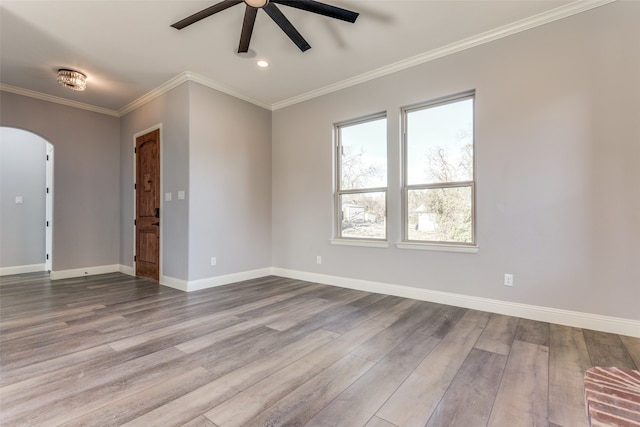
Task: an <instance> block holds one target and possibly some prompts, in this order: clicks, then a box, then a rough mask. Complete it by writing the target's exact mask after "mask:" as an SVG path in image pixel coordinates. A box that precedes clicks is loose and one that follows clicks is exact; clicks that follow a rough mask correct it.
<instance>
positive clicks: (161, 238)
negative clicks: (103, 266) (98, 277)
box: [131, 123, 164, 283]
mask: <svg viewBox="0 0 640 427" xmlns="http://www.w3.org/2000/svg"><path fill="white" fill-rule="evenodd" d="M154 130H157V131H158V132H159V134H160V141H158V144H159V146H160V147H159V153H160V242H159V243H158V249H159V252H160V253H159V255H158V257H159V259H158V277H159V280H158V283H161V282H162V264H163V262H162V260H163V257H162V242H163V230H164V192H163V189H164V185H163V183H164V179H163V168H162V159H163V158H164V144H163V143H162V140H163V133H162V123H158V124H156V125H153V126H151V127H149V128H147V129H145V130H142V131H140V132H136V133H134V134H133V146H132V148H131V153H132V154H133V182H132V184H131V187H132V189H133V219H132V220H131V222H132V223H133V224H134V226H133V275H135V274H136V240H137V238H138V236H137V233H136V226H135V223H134V221H135V220H136V193H137V190H136V188H135V186H136V176H137V175H136V167H137V157H136V156H137V154H136V139H137V138H138V137H141V136H142V135H146V134H148V133H149V132H153V131H154Z"/></svg>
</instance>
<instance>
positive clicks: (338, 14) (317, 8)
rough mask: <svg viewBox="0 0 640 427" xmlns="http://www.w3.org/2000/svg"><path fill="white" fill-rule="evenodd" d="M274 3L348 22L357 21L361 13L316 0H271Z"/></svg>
mask: <svg viewBox="0 0 640 427" xmlns="http://www.w3.org/2000/svg"><path fill="white" fill-rule="evenodd" d="M271 1H272V2H273V3H278V4H282V5H285V6H290V7H296V8H298V9H302V10H306V11H307V12H313V13H318V14H320V15H324V16H328V17H330V18H335V19H341V20H343V21H347V22H352V23H353V22H356V19H357V18H358V15H359V13H357V12H352V11H350V10H347V9H342V8H341V7H336V6H331V5H329V4H325V3H320V2H318V1H314V0H271Z"/></svg>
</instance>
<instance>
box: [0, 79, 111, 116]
mask: <svg viewBox="0 0 640 427" xmlns="http://www.w3.org/2000/svg"><path fill="white" fill-rule="evenodd" d="M0 90H2V91H4V92H10V93H15V94H17V95H22V96H28V97H30V98H36V99H40V100H42V101H48V102H54V103H56V104H62V105H66V106H68V107H73V108H80V109H82V110H88V111H93V112H94V113H100V114H106V115H108V116H114V117H120V115H119V114H118V112H117V111H115V110H111V109H109V108H103V107H97V106H95V105H91V104H85V103H84V102H78V101H72V100H70V99H65V98H61V97H59V96H54V95H47V94H46V93H42V92H36V91H35V90H30V89H23V88H21V87H16V86H11V85H8V84H5V83H0Z"/></svg>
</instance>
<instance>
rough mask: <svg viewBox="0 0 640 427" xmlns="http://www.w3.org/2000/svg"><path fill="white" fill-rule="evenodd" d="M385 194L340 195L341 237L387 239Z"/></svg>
mask: <svg viewBox="0 0 640 427" xmlns="http://www.w3.org/2000/svg"><path fill="white" fill-rule="evenodd" d="M385 196H386V195H385V193H384V192H376V193H358V194H341V195H340V237H355V238H365V239H385V238H386V228H387V227H386V202H385V198H386V197H385Z"/></svg>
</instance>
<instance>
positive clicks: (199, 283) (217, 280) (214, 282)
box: [160, 267, 271, 292]
mask: <svg viewBox="0 0 640 427" xmlns="http://www.w3.org/2000/svg"><path fill="white" fill-rule="evenodd" d="M269 275H271V267H266V268H259V269H256V270H249V271H241V272H239V273H231V274H225V275H224V276H216V277H207V278H204V279H199V280H190V281H188V280H182V279H176V278H175V277H170V276H161V277H160V284H161V285H164V286H168V287H170V288H174V289H178V290H181V291H184V292H193V291H199V290H202V289H209V288H215V287H217V286H224V285H229V284H232V283H237V282H242V281H244V280H251V279H258V278H260V277H265V276H269Z"/></svg>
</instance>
